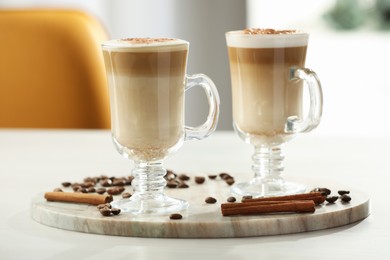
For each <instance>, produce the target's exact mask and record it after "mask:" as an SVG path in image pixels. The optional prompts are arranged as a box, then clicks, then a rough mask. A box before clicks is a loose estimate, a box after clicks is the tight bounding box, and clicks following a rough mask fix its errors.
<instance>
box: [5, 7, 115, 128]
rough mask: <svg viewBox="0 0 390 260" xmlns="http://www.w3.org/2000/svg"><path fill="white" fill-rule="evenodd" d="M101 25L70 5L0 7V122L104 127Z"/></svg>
mask: <svg viewBox="0 0 390 260" xmlns="http://www.w3.org/2000/svg"><path fill="white" fill-rule="evenodd" d="M106 39H107V33H106V31H105V30H104V28H103V27H102V25H101V24H100V23H99V22H98V21H97V20H96V19H94V18H93V17H91V16H89V15H87V14H85V13H82V12H80V11H75V10H34V9H33V10H0V127H12V128H109V127H110V114H109V113H110V112H109V98H108V90H107V81H106V75H105V71H104V63H103V56H102V52H101V47H100V44H101V42H102V41H104V40H106Z"/></svg>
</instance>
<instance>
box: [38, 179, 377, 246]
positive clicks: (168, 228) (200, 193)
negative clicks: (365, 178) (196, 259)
mask: <svg viewBox="0 0 390 260" xmlns="http://www.w3.org/2000/svg"><path fill="white" fill-rule="evenodd" d="M187 183H188V185H189V186H190V187H189V188H186V189H177V188H176V189H169V188H166V193H167V194H168V195H170V196H172V197H176V198H181V199H185V200H187V201H188V202H189V203H190V207H189V209H188V210H187V211H186V212H182V215H183V218H182V219H180V220H171V219H170V218H169V215H160V216H147V217H145V216H143V217H140V216H134V215H130V214H126V213H121V214H119V215H117V216H109V217H104V216H102V215H101V214H100V212H99V211H98V210H97V208H96V206H91V205H84V204H75V203H62V202H48V201H46V200H45V199H44V197H43V193H42V194H39V195H37V196H36V197H35V198H33V200H32V206H31V215H32V218H33V219H34V220H35V221H37V222H39V223H41V224H44V225H47V226H51V227H56V228H60V229H65V230H72V231H79V232H86V233H95V234H103V235H118V236H130V237H161V238H227V237H250V236H267V235H280V234H289V233H298V232H308V231H314V230H321V229H328V228H333V227H338V226H343V225H347V224H351V223H354V222H357V221H360V220H362V219H364V218H366V217H367V216H368V215H369V213H370V206H369V197H368V196H367V195H366V194H364V193H362V192H360V191H356V190H351V193H350V196H351V197H352V200H351V201H350V202H349V203H342V202H341V201H340V200H338V201H337V202H336V203H334V204H328V203H327V202H325V203H324V204H322V205H320V206H318V207H317V208H316V211H315V213H305V214H267V215H255V216H230V217H224V216H222V214H221V209H220V208H221V203H225V202H226V199H227V197H229V196H230V195H231V194H230V187H229V186H228V185H227V184H226V183H225V182H224V181H223V180H221V179H219V178H218V179H216V180H210V179H207V177H206V181H205V183H203V184H196V183H195V182H194V181H193V176H192V178H191V180H190V181H188V182H187ZM308 187H309V185H308ZM328 188H330V189H332V191H333V193H334V194H337V189H338V188H340V187H330V186H328ZM127 189H128V191H130V192H131V188H127ZM333 189H334V190H333ZM333 193H332V194H333ZM208 196H212V197H214V198H216V199H217V203H215V204H207V203H205V198H206V197H208ZM114 199H115V200H119V199H122V198H121V196H114ZM237 199H238V200H240V199H241V198H237Z"/></svg>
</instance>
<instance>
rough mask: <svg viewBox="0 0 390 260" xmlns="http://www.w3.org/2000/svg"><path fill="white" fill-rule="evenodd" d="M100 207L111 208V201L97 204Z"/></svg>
mask: <svg viewBox="0 0 390 260" xmlns="http://www.w3.org/2000/svg"><path fill="white" fill-rule="evenodd" d="M96 207H97V208H98V209H102V208H108V209H111V204H110V203H104V204H99V205H97V206H96Z"/></svg>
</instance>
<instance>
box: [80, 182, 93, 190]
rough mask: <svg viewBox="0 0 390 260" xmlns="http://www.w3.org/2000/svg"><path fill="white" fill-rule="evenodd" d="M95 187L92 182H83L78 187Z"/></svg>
mask: <svg viewBox="0 0 390 260" xmlns="http://www.w3.org/2000/svg"><path fill="white" fill-rule="evenodd" d="M95 185H96V183H95V182H93V181H89V182H84V183H81V184H80V186H81V187H83V188H89V187H93V186H95Z"/></svg>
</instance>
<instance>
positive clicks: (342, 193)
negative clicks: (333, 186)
mask: <svg viewBox="0 0 390 260" xmlns="http://www.w3.org/2000/svg"><path fill="white" fill-rule="evenodd" d="M337 193H338V194H339V195H344V194H349V190H339V191H338V192H337Z"/></svg>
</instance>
